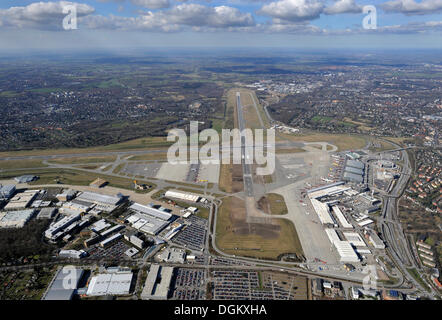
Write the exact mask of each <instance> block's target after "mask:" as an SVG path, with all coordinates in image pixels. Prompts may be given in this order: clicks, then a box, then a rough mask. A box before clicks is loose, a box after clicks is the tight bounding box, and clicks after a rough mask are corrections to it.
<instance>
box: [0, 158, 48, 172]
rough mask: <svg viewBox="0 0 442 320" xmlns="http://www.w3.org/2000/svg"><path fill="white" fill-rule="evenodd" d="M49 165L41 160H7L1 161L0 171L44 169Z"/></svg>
mask: <svg viewBox="0 0 442 320" xmlns="http://www.w3.org/2000/svg"><path fill="white" fill-rule="evenodd" d="M44 167H47V165H45V164H43V162H42V161H41V160H5V161H0V169H3V170H7V169H21V168H44Z"/></svg>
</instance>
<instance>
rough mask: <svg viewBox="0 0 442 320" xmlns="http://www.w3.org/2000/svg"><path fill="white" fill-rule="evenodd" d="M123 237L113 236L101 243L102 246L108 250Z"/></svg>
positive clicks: (120, 235)
mask: <svg viewBox="0 0 442 320" xmlns="http://www.w3.org/2000/svg"><path fill="white" fill-rule="evenodd" d="M122 237H123V235H122V234H121V233H117V234H114V235H113V236H111V237H109V238H107V239H106V240H103V241H101V242H100V246H101V247H103V248H107V247H109V246H111V245H112V244H114V243H115V242H116V241H118V240H120V239H121V238H122Z"/></svg>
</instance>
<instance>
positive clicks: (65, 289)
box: [42, 267, 84, 300]
mask: <svg viewBox="0 0 442 320" xmlns="http://www.w3.org/2000/svg"><path fill="white" fill-rule="evenodd" d="M83 274H84V271H83V270H82V269H78V268H68V267H65V268H60V269H59V270H58V271H57V273H56V275H55V277H54V279H53V280H52V282H51V283H50V285H49V288H48V290H47V292H46V294H45V295H44V296H43V299H42V300H71V299H72V297H73V296H74V294H75V292H76V290H77V289H78V284H79V283H80V280H81V278H82V277H83ZM67 277H69V278H67Z"/></svg>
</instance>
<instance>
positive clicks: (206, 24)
mask: <svg viewBox="0 0 442 320" xmlns="http://www.w3.org/2000/svg"><path fill="white" fill-rule="evenodd" d="M81 22H82V23H83V24H85V25H87V27H88V28H91V29H122V30H134V29H135V30H150V31H164V32H171V31H178V30H181V29H182V27H191V28H197V29H195V30H198V31H202V30H207V29H222V28H225V29H228V28H240V27H250V26H254V25H255V21H254V19H253V17H252V15H251V14H250V13H242V12H240V11H239V10H238V9H236V8H232V7H227V6H218V7H208V6H203V5H199V4H194V3H191V4H186V3H184V4H181V5H178V6H174V7H172V8H171V9H169V10H163V11H157V12H152V11H148V12H145V13H144V14H142V15H140V16H138V17H135V18H133V17H119V16H113V15H111V16H109V17H104V16H88V17H85V18H84V19H82V21H81Z"/></svg>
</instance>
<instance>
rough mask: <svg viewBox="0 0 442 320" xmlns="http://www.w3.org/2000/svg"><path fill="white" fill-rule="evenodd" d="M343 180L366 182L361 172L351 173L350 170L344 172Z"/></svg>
mask: <svg viewBox="0 0 442 320" xmlns="http://www.w3.org/2000/svg"><path fill="white" fill-rule="evenodd" d="M342 179H343V180H345V181H349V182H354V183H362V182H364V177H363V176H362V175H360V174H355V173H351V172H348V171H345V172H344V176H343V177H342Z"/></svg>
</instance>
